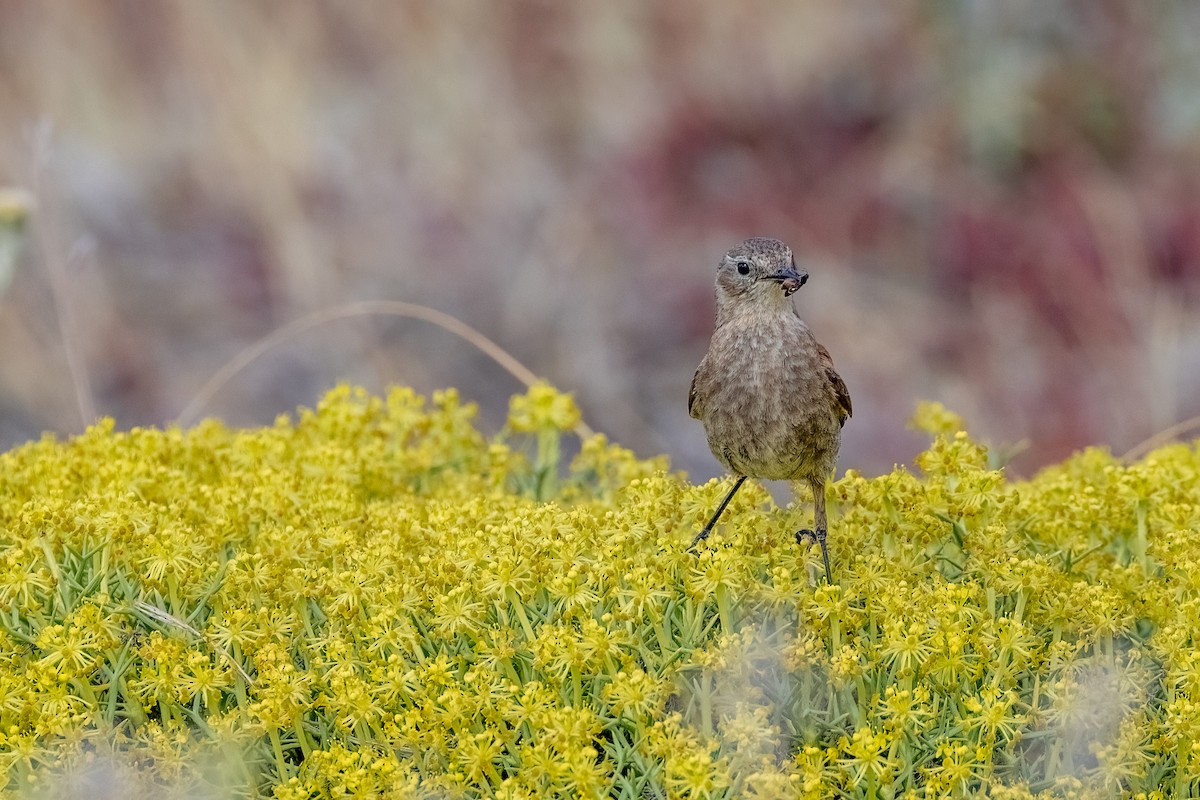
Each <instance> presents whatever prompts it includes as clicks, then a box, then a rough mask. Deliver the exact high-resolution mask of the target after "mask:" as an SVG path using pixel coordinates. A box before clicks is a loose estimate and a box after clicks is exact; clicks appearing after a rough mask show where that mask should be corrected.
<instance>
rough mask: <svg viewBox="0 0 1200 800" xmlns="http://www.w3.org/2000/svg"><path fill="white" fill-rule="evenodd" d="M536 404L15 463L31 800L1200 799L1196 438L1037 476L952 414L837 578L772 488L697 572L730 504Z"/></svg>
mask: <svg viewBox="0 0 1200 800" xmlns="http://www.w3.org/2000/svg"><path fill="white" fill-rule="evenodd" d="M511 408H512V411H511V418H510V420H509V424H508V426H506V428H505V430H504V431H503V432H502V433H501V434H500V435H499V436H497V437H495V438H491V439H489V438H487V437H485V436H483V435H482V434H481V433H480V432H479V431H478V430H476V428H475V427H474V421H473V415H474V409H473V407H472V406H470V405H469V404H464V403H463V402H461V400H460V399H459V397H458V395H457V394H456V393H455V392H453V391H445V392H440V393H437V394H435V395H434V396H433V398H432V400H431V401H428V400H426V399H425V398H422V397H420V396H418V395H416V394H415V393H414V392H412V391H411V390H408V389H395V390H393V391H392V392H391V393H389V394H388V395H387V396H386V397H382V398H381V397H375V396H371V395H368V394H367V393H366V392H364V391H362V390H359V389H355V388H351V387H344V386H343V387H339V388H338V389H335V390H334V391H332V392H331V393H330V394H328V395H327V396H326V397H325V398H324V399H322V400H321V401H320V403H319V404H318V405H317V407H316V408H315V409H314V410H306V411H301V412H300V413H298V414H297V415H296V416H295V418H281V419H279V420H278V421H277V422H276V423H275V424H274V425H272V426H270V427H266V428H262V429H256V430H230V429H228V428H226V427H224V426H223V425H221V424H220V423H217V422H213V421H208V422H205V423H202V424H200V425H199V426H197V427H195V428H193V429H190V430H180V429H176V428H170V429H167V430H155V429H134V430H131V431H127V432H119V431H116V430H114V427H113V425H112V423H111V422H104V423H101V424H99V425H97V426H95V427H93V428H91V429H89V430H88V431H87V432H86V433H85V434H83V435H81V436H78V437H75V438H73V439H70V440H67V441H56V440H55V439H53V438H51V437H47V438H44V439H43V440H41V441H39V442H34V443H31V444H28V445H26V446H24V447H21V448H18V449H16V450H13V451H11V452H9V453H6V454H3V455H0V767H2V768H3V769H4V770H5V772H4V775H5V777H4V778H3V779H0V796H26V793H28V792H33V793H35V794H36V793H37V792H39V791H42V789H41V788H40V787H43V786H45V785H46V784H47V783H48V782H53V781H56V780H58V781H63V780H67V779H66V778H63V777H62V776H64V775H68V776H70V775H76V776H78V775H85V776H86V775H89V774H93V771H94V770H95V769H97V768H98V767H97V766H96V765H97V764H100V765H101V766H103V768H104V769H105V770H107V771H106V772H105V774H106V775H108V776H109V778H108V780H109V783H112V782H113V781H119V780H127V781H132V783H130V784H129V785H130V787H133V788H135V789H136V790H137V791H143V790H144V791H145V792H146V793H149V794H156V795H159V796H172V795H177V796H181V797H187V796H196V795H199V794H203V795H204V796H213V795H214V794H216V795H218V796H246V795H252V796H264V795H265V796H274V797H277V798H287V800H301V799H302V798H316V797H394V798H426V797H428V798H434V797H439V798H440V797H501V798H514V799H515V798H541V797H554V796H564V797H565V796H570V797H583V798H662V799H663V800H665V799H666V798H680V799H681V800H682V799H683V798H742V797H750V798H795V797H801V798H826V797H864V798H869V797H894V798H901V797H911V798H918V797H920V798H926V797H959V796H991V797H997V798H1011V799H1012V800H1019V799H1022V798H1024V799H1027V798H1033V797H1070V798H1080V799H1082V798H1108V797H1114V796H1121V797H1130V798H1134V797H1141V798H1155V797H1186V796H1196V795H1197V794H1198V793H1200V656H1198V655H1197V647H1196V644H1197V643H1196V636H1197V631H1200V536H1198V535H1197V532H1198V531H1200V449H1198V448H1197V447H1196V446H1192V445H1172V446H1169V447H1166V448H1163V449H1160V450H1158V451H1156V452H1154V453H1152V454H1151V455H1149V456H1148V457H1147V458H1145V459H1144V460H1142V461H1140V462H1138V463H1136V464H1132V465H1125V464H1122V463H1121V462H1120V461H1118V460H1117V459H1115V458H1113V457H1112V456H1111V455H1109V454H1107V453H1106V452H1104V451H1101V450H1090V451H1087V452H1083V453H1080V454H1079V455H1077V456H1075V457H1074V458H1072V459H1070V460H1068V461H1067V462H1065V463H1063V464H1061V465H1058V466H1056V467H1053V468H1050V469H1047V470H1045V471H1044V472H1043V473H1041V474H1039V475H1037V476H1036V477H1034V478H1033V479H1031V480H1029V481H1025V482H1010V481H1008V480H1007V479H1006V478H1005V476H1004V474H1003V473H1002V472H1001V471H998V470H996V469H994V468H993V467H992V466H990V464H989V460H988V454H987V451H986V450H985V448H983V447H982V446H981V445H980V444H979V443H977V442H975V441H974V440H972V439H971V438H970V437H969V436H968V435H967V434H965V433H963V432H962V431H961V430H959V429H958V428H960V427H961V421H960V420H958V418H957V417H955V416H954V415H952V414H949V413H948V412H945V410H944V409H940V408H936V407H927V408H926V409H924V410H923V411H922V412H921V414H919V419H918V423H919V425H920V426H921V427H922V428H924V429H926V430H928V431H929V432H930V433H931V434H933V435H934V436H935V438H934V440H933V442H932V444H931V446H930V447H929V449H928V450H927V451H926V452H924V453H923V454H922V455H921V456H920V457H919V458H918V460H917V466H918V467H919V470H920V472H919V473H913V472H910V471H907V470H904V469H899V468H898V469H897V470H895V471H894V472H892V473H889V474H887V475H883V476H880V477H878V478H866V477H863V476H861V475H859V474H856V473H854V472H850V473H848V474H846V475H845V476H844V477H843V478H841V479H840V480H838V481H836V482H834V483H832V484H831V485H830V488H829V499H830V502H831V509H832V510H833V512H834V513H833V517H832V524H831V532H830V546H831V550H832V552H831V558H832V561H833V564H834V577H835V581H834V585H832V586H828V585H825V584H824V581H823V570H818V560H819V555H817V554H815V553H813V552H810V551H808V550H806V549H804V548H802V547H798V546H797V545H796V544H795V543H794V541H793V539H792V537H791V535H790V534H791V532H792V531H794V530H795V529H797V528H800V527H804V526H805V525H806V524H807V523H806V521H805V513H806V506H804V505H796V506H789V507H786V508H777V507H775V506H774V505H773V504H772V502H771V500H770V498H769V496H768V495H767V494H766V492H765V491H763V490H762V489H761V488H758V487H749V486H748V487H747V488H745V489H743V491H742V493H740V494H739V495H738V496H737V497H736V498H735V500H734V501H733V503H732V504H731V506H730V508H729V509H728V511H727V512H726V514H725V516H724V517H723V521H722V524H721V525H720V526H719V527H718V528H717V530H716V531H715V532H714V535H713V536H712V537H710V539H709V540H708V542H706V544H705V546H703V547H702V548H701V549H700V552H699V554H693V553H690V552H689V551H688V545H689V543H690V541H691V538H692V535H693V534H694V532H695V530H696V529H697V527H698V526H699V525H701V524H702V523H703V522H704V520H705V519H706V518H707V516H708V515H709V514H710V513H711V511H712V509H713V508H714V507H715V504H716V503H717V502H718V501H719V500H720V498H721V496H722V494H723V493H724V491H725V490H726V488H727V487H726V486H725V485H724V484H723V483H722V482H719V481H710V482H708V483H706V484H703V485H700V486H694V485H691V484H689V483H688V482H686V481H685V480H684V479H683V478H682V477H681V476H679V475H675V474H671V473H670V472H668V470H667V465H666V463H665V460H663V459H651V460H641V459H638V458H636V457H635V456H634V455H633V454H632V453H630V452H629V451H627V450H624V449H622V448H620V447H617V446H614V445H611V444H609V443H608V442H607V441H605V440H604V439H603V437H599V436H596V437H590V438H588V439H587V440H585V441H584V442H583V443H582V444H581V446H580V448H579V452H578V455H576V456H575V457H574V458H573V459H572V460H571V462H570V463H569V464H563V463H560V462H561V460H562V459H561V457H560V448H559V439H560V438H561V437H562V436H565V435H568V434H569V433H570V431H571V430H573V429H574V428H575V426H576V425H577V424H578V422H579V415H578V410H577V409H576V408H575V405H574V403H573V401H572V400H571V398H570V397H569V396H566V395H563V394H560V393H558V392H556V391H554V390H553V389H550V388H549V387H545V386H539V387H535V388H534V389H533V390H531V391H530V393H529V394H527V395H525V396H523V397H520V398H516V399H514V401H513V403H512V407H511ZM113 776H116V777H113ZM122 776H124V777H122ZM129 776H132V777H129ZM147 787H150V788H147ZM132 791H133V789H131V792H132Z"/></svg>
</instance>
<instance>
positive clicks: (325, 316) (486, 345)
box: [175, 300, 593, 438]
mask: <svg viewBox="0 0 1200 800" xmlns="http://www.w3.org/2000/svg"><path fill="white" fill-rule="evenodd" d="M375 315H380V316H392V317H410V318H412V319H419V320H424V321H425V322H429V323H431V324H433V325H436V326H438V327H439V328H441V329H442V330H445V331H448V332H450V333H453V334H454V335H455V336H458V337H459V338H460V339H464V340H466V341H467V342H470V343H471V344H473V345H475V347H477V348H479V349H480V350H481V351H483V353H484V354H486V355H487V356H488V357H489V358H491V359H492V360H493V361H495V362H496V363H497V364H499V365H500V366H501V367H503V368H504V369H505V370H506V371H507V372H508V373H509V374H510V375H512V376H513V377H514V378H516V379H517V380H518V381H520V382H521V383H523V384H525V386H527V387H528V386H533V385H534V384H535V383H537V382H538V380H539V379H538V376H537V375H534V374H533V372H532V371H531V370H530V369H529V368H528V367H526V366H525V365H524V364H522V363H521V362H520V361H518V360H517V359H516V358H514V357H513V356H512V354H511V353H509V352H508V351H507V350H505V349H504V348H502V347H501V346H500V345H498V344H496V343H495V342H493V341H492V340H491V339H489V338H488V337H486V336H484V335H483V334H482V333H480V332H479V331H477V330H476V329H475V328H472V327H471V326H470V325H468V324H467V323H465V322H463V321H462V320H460V319H458V318H457V317H454V316H451V315H450V314H447V313H446V312H444V311H438V310H437V309H436V308H430V307H429V306H423V305H421V304H419V303H406V302H404V301H402V300H360V301H358V302H354V303H344V304H342V305H337V306H332V307H330V308H323V309H319V310H317V311H313V312H311V313H309V314H305V315H304V316H303V317H300V318H299V319H294V320H292V321H291V322H289V323H287V324H286V325H283V326H282V327H279V328H277V329H275V330H274V331H272V332H271V333H269V334H267V335H266V336H264V337H262V338H261V339H259V340H258V341H256V342H254V343H253V344H250V345H248V346H247V347H245V348H244V349H243V350H242V351H241V352H240V353H238V354H237V355H236V356H234V357H233V358H231V359H230V360H229V361H227V362H225V364H224V365H223V366H222V367H221V368H220V369H219V370H217V371H216V372H214V373H213V375H212V377H210V378H209V379H208V380H207V381H206V382H205V383H204V385H203V386H201V387H200V391H198V392H197V393H196V394H195V396H194V397H192V399H191V401H189V402H188V404H187V405H186V406H185V407H184V409H183V411H181V412H179V416H177V417H176V418H175V424H177V425H189V424H191V423H192V422H195V420H196V418H197V417H198V416H199V414H200V411H201V410H202V409H203V408H204V407H205V406H206V405H207V404H208V402H209V401H210V400H212V398H213V396H214V395H216V393H217V392H219V391H220V390H221V388H222V387H224V386H225V384H226V383H228V382H229V380H230V379H231V378H232V377H233V376H234V375H236V374H237V373H239V372H241V371H242V370H243V369H245V368H246V367H247V366H248V365H249V364H250V363H251V362H253V361H254V360H255V359H257V358H258V357H259V356H261V355H263V354H264V353H266V352H267V351H268V350H271V349H272V348H275V347H278V346H279V345H281V344H283V343H284V342H286V341H288V340H289V339H291V338H292V337H294V336H297V335H298V334H300V333H303V332H304V331H307V330H309V329H311V328H316V327H318V326H320V325H324V324H325V323H327V322H333V321H335V320H339V319H347V318H349V317H363V316H375ZM575 432H576V433H577V434H578V435H579V436H580V437H585V438H586V437H588V436H591V435H592V433H593V431H592V429H591V428H590V427H588V425H587V424H586V423H584V422H583V421H580V422H579V424H578V425H576V426H575Z"/></svg>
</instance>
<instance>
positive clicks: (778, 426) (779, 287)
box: [688, 239, 851, 583]
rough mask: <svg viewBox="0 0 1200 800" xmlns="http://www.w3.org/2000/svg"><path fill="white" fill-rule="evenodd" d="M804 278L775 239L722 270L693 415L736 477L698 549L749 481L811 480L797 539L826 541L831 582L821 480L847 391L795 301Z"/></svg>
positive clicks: (751, 245)
mask: <svg viewBox="0 0 1200 800" xmlns="http://www.w3.org/2000/svg"><path fill="white" fill-rule="evenodd" d="M807 281H808V273H806V272H804V271H803V270H798V269H797V268H796V259H795V258H794V257H793V255H792V251H791V249H790V248H788V246H787V245H785V244H784V243H783V242H781V241H779V240H778V239H747V240H746V241H744V242H742V243H741V244H739V245H738V246H737V247H735V248H733V249H732V250H730V251H729V252H728V253H726V254H725V257H724V258H723V259H721V263H720V265H719V266H718V267H717V289H716V294H717V320H716V327H715V329H714V330H713V335H712V340H711V341H710V342H709V345H708V352H707V353H705V354H704V359H703V360H702V361H701V362H700V367H699V368H698V369H697V370H696V374H695V376H694V377H693V378H692V388H691V392H690V393H689V394H688V412H689V413H690V414H691V415H692V416H693V417H695V418H697V419H699V420H700V421H701V422H703V423H704V432H705V434H706V435H707V436H708V446H709V447H710V448H712V451H713V455H714V456H716V457H717V460H718V461H720V462H721V463H722V464H723V465H724V466H725V468H726V469H727V470H729V471H730V472H731V473H733V474H734V475H735V476H737V481H736V482H735V483H734V484H733V488H732V489H730V490H729V494H727V495H725V499H724V500H722V501H721V505H720V506H718V507H717V512H716V513H715V514H713V516H712V519H710V520H709V521H708V524H707V525H705V526H704V530H702V531H700V533H698V534H696V538H695V539H694V540H692V547H693V548H695V546H696V545H697V544H698V543H699V542H700V541H701V540H703V539H705V538H707V537H708V535H709V534H710V533H711V532H712V529H713V525H715V524H716V523H717V519H718V518H719V517H720V516H721V513H722V512H723V511H725V507H726V506H727V505H729V501H730V500H732V499H733V495H734V494H735V493H736V492H737V490H738V489H740V488H741V486H742V484H743V483H744V482H745V480H746V478H757V479H765V480H787V481H792V482H793V491H794V490H795V489H796V488H798V484H800V483H805V484H807V485H808V486H809V488H810V489H811V490H812V493H813V507H814V508H813V511H814V517H815V520H814V522H815V525H814V527H815V529H816V532H815V533H814V532H813V531H811V530H807V529H805V530H800V531H797V532H796V534H795V536H796V543H797V544H800V543H802V542H804V541H805V540H806V539H807V540H809V542H810V544H811V542H813V541H815V542H816V543H817V544H819V545H821V557H822V558H823V559H824V562H825V580H826V581H827V582H829V583H832V582H833V578H832V575H831V574H830V571H829V550H828V548H827V546H826V544H825V537H826V520H825V481H826V479H827V478H828V477H829V476H830V475H831V474H832V473H833V470H834V467H835V466H836V464H837V454H838V446H839V445H840V444H841V438H842V426H843V425H844V424H845V423H846V419H847V418H848V417H849V416H850V415H851V406H850V393H849V392H848V391H847V390H846V384H845V382H844V381H842V379H841V376H839V375H838V374H837V372H836V371H834V369H833V359H832V358H830V357H829V351H828V350H826V349H825V348H824V347H822V346H821V345H820V344H818V343H817V340H816V339H815V338H813V334H812V331H811V330H809V328H808V325H806V324H805V323H804V320H802V319H800V315H799V314H798V313H797V312H796V307H795V306H794V305H793V304H792V301H791V299H790V298H791V295H792V293H793V292H795V291H796V290H797V289H799V288H800V287H801V286H803V285H804V284H805V283H806V282H807Z"/></svg>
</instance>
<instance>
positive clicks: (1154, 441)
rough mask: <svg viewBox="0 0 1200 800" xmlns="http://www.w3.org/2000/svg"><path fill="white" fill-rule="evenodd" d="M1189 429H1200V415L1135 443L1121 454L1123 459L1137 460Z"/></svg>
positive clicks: (1177, 437) (1179, 436)
mask: <svg viewBox="0 0 1200 800" xmlns="http://www.w3.org/2000/svg"><path fill="white" fill-rule="evenodd" d="M1189 431H1200V417H1192V418H1191V419H1185V420H1184V421H1183V422H1177V423H1175V424H1174V425H1172V426H1171V427H1169V428H1166V429H1165V430H1161V431H1159V432H1158V433H1156V434H1154V435H1153V436H1151V437H1150V438H1149V439H1145V440H1144V441H1142V442H1140V443H1138V444H1136V445H1134V446H1133V447H1132V448H1130V449H1129V451H1128V452H1126V453H1125V455H1123V456H1121V460H1122V461H1137V460H1138V459H1139V458H1141V457H1142V456H1144V455H1146V454H1147V453H1149V452H1150V451H1151V450H1153V449H1154V448H1156V447H1159V446H1161V445H1164V444H1167V443H1168V442H1172V441H1175V440H1176V439H1179V438H1181V437H1182V436H1183V434H1185V433H1187V432H1189Z"/></svg>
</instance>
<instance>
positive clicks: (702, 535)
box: [688, 528, 712, 555]
mask: <svg viewBox="0 0 1200 800" xmlns="http://www.w3.org/2000/svg"><path fill="white" fill-rule="evenodd" d="M710 533H712V530H710V529H709V528H705V529H704V530H702V531H700V532H699V533H697V534H696V538H695V539H692V544H691V546H690V547H689V548H688V552H689V553H691V554H692V555H696V554H697V553H698V552H699V551H698V550H697V549H696V545H698V544H700V543H701V542H703V541H704V540H705V539H707V538H708V535H709V534H710Z"/></svg>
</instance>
